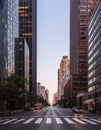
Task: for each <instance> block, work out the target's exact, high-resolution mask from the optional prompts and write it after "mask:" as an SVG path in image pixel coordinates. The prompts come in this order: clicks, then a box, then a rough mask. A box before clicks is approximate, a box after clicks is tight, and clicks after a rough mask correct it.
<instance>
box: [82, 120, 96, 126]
mask: <svg viewBox="0 0 101 130" xmlns="http://www.w3.org/2000/svg"><path fill="white" fill-rule="evenodd" d="M82 120H83V121H86V122H88V123H90V124H92V125H97V123H95V122H93V121H90V120H87V119H82Z"/></svg>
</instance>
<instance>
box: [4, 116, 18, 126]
mask: <svg viewBox="0 0 101 130" xmlns="http://www.w3.org/2000/svg"><path fill="white" fill-rule="evenodd" d="M15 120H17V119H16V118H14V119H11V120H9V121H6V122H4V123H2V124H3V125H5V124H8V123H11V122H13V121H15Z"/></svg>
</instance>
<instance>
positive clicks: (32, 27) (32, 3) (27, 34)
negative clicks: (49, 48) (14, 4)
mask: <svg viewBox="0 0 101 130" xmlns="http://www.w3.org/2000/svg"><path fill="white" fill-rule="evenodd" d="M36 28H37V0H19V37H24V38H25V39H26V42H27V44H28V46H29V52H30V60H29V64H30V72H29V73H30V78H29V82H30V91H33V92H34V93H35V94H36V92H37V90H36V89H37V81H36V80H37V45H36V44H37V43H36V40H37V36H36V35H37V30H36Z"/></svg>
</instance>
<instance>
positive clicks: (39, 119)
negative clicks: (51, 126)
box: [35, 118, 43, 124]
mask: <svg viewBox="0 0 101 130" xmlns="http://www.w3.org/2000/svg"><path fill="white" fill-rule="evenodd" d="M42 120H43V119H42V118H38V119H37V120H36V121H35V124H40V123H41V122H42Z"/></svg>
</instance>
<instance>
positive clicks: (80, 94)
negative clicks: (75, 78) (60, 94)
mask: <svg viewBox="0 0 101 130" xmlns="http://www.w3.org/2000/svg"><path fill="white" fill-rule="evenodd" d="M84 95H85V93H79V94H78V95H77V96H76V97H77V98H79V97H82V96H84Z"/></svg>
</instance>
